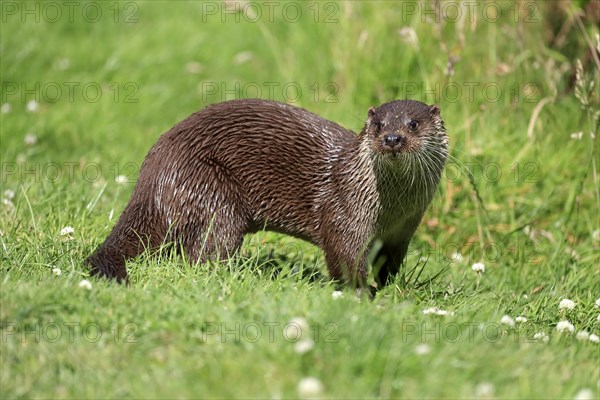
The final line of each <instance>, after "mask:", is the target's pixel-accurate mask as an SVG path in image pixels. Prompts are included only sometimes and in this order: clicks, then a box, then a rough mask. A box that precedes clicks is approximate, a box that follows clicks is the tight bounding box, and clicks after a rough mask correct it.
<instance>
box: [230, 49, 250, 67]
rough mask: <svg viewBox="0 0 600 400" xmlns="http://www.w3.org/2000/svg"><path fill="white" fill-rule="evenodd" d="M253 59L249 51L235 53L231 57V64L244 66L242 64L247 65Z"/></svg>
mask: <svg viewBox="0 0 600 400" xmlns="http://www.w3.org/2000/svg"><path fill="white" fill-rule="evenodd" d="M253 57H254V54H252V52H251V51H242V52H239V53H237V54H236V55H235V56H234V57H233V63H234V64H236V65H240V64H244V63H247V62H248V61H250V60H252V58H253Z"/></svg>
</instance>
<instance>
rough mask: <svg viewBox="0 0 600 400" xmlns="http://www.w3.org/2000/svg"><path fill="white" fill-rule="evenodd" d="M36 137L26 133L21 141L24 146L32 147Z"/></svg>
mask: <svg viewBox="0 0 600 400" xmlns="http://www.w3.org/2000/svg"><path fill="white" fill-rule="evenodd" d="M37 140H38V139H37V136H35V135H34V134H33V133H28V134H27V135H25V138H24V139H23V141H24V142H25V144H26V145H27V146H33V145H35V144H36V143H37Z"/></svg>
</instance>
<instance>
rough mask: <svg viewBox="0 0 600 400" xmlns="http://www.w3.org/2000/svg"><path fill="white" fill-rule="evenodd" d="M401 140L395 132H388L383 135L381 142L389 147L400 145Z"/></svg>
mask: <svg viewBox="0 0 600 400" xmlns="http://www.w3.org/2000/svg"><path fill="white" fill-rule="evenodd" d="M402 142H403V138H402V136H400V135H396V134H395V133H390V134H388V135H385V136H384V137H383V144H385V145H386V146H390V147H396V146H399V145H401V144H402Z"/></svg>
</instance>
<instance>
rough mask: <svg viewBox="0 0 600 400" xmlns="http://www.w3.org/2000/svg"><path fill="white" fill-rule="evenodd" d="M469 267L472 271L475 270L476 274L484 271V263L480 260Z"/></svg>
mask: <svg viewBox="0 0 600 400" xmlns="http://www.w3.org/2000/svg"><path fill="white" fill-rule="evenodd" d="M471 269H472V270H473V271H475V272H477V273H478V274H481V273H484V272H485V264H483V263H481V262H477V263H475V264H473V266H472V267H471Z"/></svg>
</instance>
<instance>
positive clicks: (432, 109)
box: [429, 104, 440, 117]
mask: <svg viewBox="0 0 600 400" xmlns="http://www.w3.org/2000/svg"><path fill="white" fill-rule="evenodd" d="M429 115H431V116H432V117H439V115H440V107H439V106H437V105H435V104H432V105H430V106H429Z"/></svg>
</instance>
